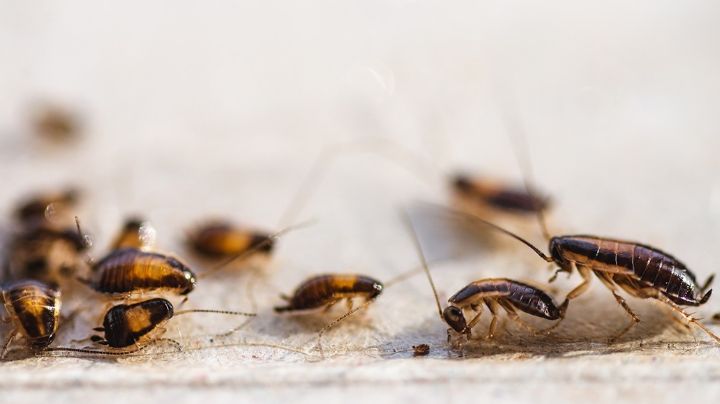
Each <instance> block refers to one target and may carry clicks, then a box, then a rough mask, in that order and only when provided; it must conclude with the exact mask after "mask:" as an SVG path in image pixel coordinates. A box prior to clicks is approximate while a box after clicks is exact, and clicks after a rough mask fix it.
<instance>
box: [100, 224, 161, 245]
mask: <svg viewBox="0 0 720 404" xmlns="http://www.w3.org/2000/svg"><path fill="white" fill-rule="evenodd" d="M154 245H155V228H153V226H152V225H151V224H150V223H149V222H147V221H145V220H143V219H141V218H139V217H131V218H129V219H127V220H126V221H125V224H124V225H123V227H122V229H121V230H120V233H118V235H117V236H116V237H115V240H113V242H112V244H110V250H119V249H121V248H137V249H140V250H147V249H151V248H152V247H153V246H154Z"/></svg>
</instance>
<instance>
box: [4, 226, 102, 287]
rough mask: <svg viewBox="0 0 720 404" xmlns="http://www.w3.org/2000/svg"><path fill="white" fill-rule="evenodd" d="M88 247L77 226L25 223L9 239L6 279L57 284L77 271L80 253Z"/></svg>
mask: <svg viewBox="0 0 720 404" xmlns="http://www.w3.org/2000/svg"><path fill="white" fill-rule="evenodd" d="M87 247H88V245H87V243H86V240H85V239H84V238H83V237H81V236H80V235H79V234H78V233H76V232H75V230H74V229H58V228H55V227H51V226H44V225H28V226H25V227H23V228H22V229H21V230H20V231H19V232H18V233H16V234H15V235H13V236H12V238H11V240H10V242H9V248H8V252H7V255H8V258H7V263H6V265H7V267H6V277H7V279H6V280H12V279H35V280H38V281H42V282H45V283H48V284H51V285H58V284H60V283H61V282H62V281H64V280H66V279H71V278H72V276H73V275H74V274H75V273H76V272H77V267H78V264H79V262H80V261H81V258H80V254H81V253H82V252H84V251H85V250H86V249H87Z"/></svg>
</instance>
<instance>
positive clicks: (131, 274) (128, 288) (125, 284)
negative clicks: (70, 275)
mask: <svg viewBox="0 0 720 404" xmlns="http://www.w3.org/2000/svg"><path fill="white" fill-rule="evenodd" d="M196 279H197V278H196V277H195V273H194V272H193V271H192V270H191V269H190V267H189V266H187V265H186V264H185V263H183V262H182V261H181V260H180V259H178V258H176V257H173V256H170V255H165V254H161V253H157V252H151V251H143V250H140V249H137V248H121V249H117V250H113V251H111V252H110V253H109V254H108V255H106V256H105V257H104V258H103V259H101V260H100V261H98V262H97V263H95V264H93V266H92V273H91V274H90V278H89V279H85V280H83V282H84V283H87V284H88V285H89V286H90V287H91V288H93V289H95V290H96V291H98V292H100V293H107V294H113V295H128V294H133V293H138V292H149V291H160V292H170V293H174V294H178V295H187V294H188V293H190V292H192V291H193V289H195V283H196Z"/></svg>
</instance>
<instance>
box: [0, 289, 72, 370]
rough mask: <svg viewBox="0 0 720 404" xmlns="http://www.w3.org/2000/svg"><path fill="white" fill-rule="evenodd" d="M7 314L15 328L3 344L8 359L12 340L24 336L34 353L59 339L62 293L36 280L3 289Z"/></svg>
mask: <svg viewBox="0 0 720 404" xmlns="http://www.w3.org/2000/svg"><path fill="white" fill-rule="evenodd" d="M0 297H2V302H3V305H4V306H5V312H6V313H7V315H8V317H9V321H11V322H12V323H13V325H14V328H13V329H12V331H10V335H9V336H8V337H7V340H6V341H5V344H4V345H3V349H2V354H0V358H4V357H5V354H6V353H7V350H8V347H9V346H10V344H11V343H12V341H13V340H14V339H15V338H16V337H18V336H21V337H23V338H24V339H25V341H26V343H27V345H28V346H29V347H30V349H32V350H33V351H34V352H37V351H42V350H44V349H45V348H47V347H48V346H49V345H50V344H51V343H52V342H53V340H54V339H55V334H56V332H57V329H58V325H59V319H60V304H61V294H60V290H58V289H56V288H54V287H51V286H49V285H47V284H45V283H42V282H39V281H36V280H20V281H14V282H10V283H7V284H5V285H3V286H2V287H1V290H0Z"/></svg>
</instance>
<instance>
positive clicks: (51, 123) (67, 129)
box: [32, 103, 80, 142]
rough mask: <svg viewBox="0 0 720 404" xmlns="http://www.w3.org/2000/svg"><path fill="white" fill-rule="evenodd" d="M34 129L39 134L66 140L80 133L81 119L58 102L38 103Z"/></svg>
mask: <svg viewBox="0 0 720 404" xmlns="http://www.w3.org/2000/svg"><path fill="white" fill-rule="evenodd" d="M33 115H34V116H33V120H32V125H33V130H34V132H35V133H36V134H37V135H38V136H42V137H44V138H46V139H48V140H52V141H56V142H65V141H68V140H72V139H74V138H75V137H77V136H78V135H79V133H80V121H79V119H78V117H77V116H76V115H75V114H74V113H73V112H71V111H70V110H69V109H67V108H65V107H62V106H60V105H57V104H49V103H48V104H45V105H42V106H40V105H38V106H37V108H35V111H34V114H33Z"/></svg>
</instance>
